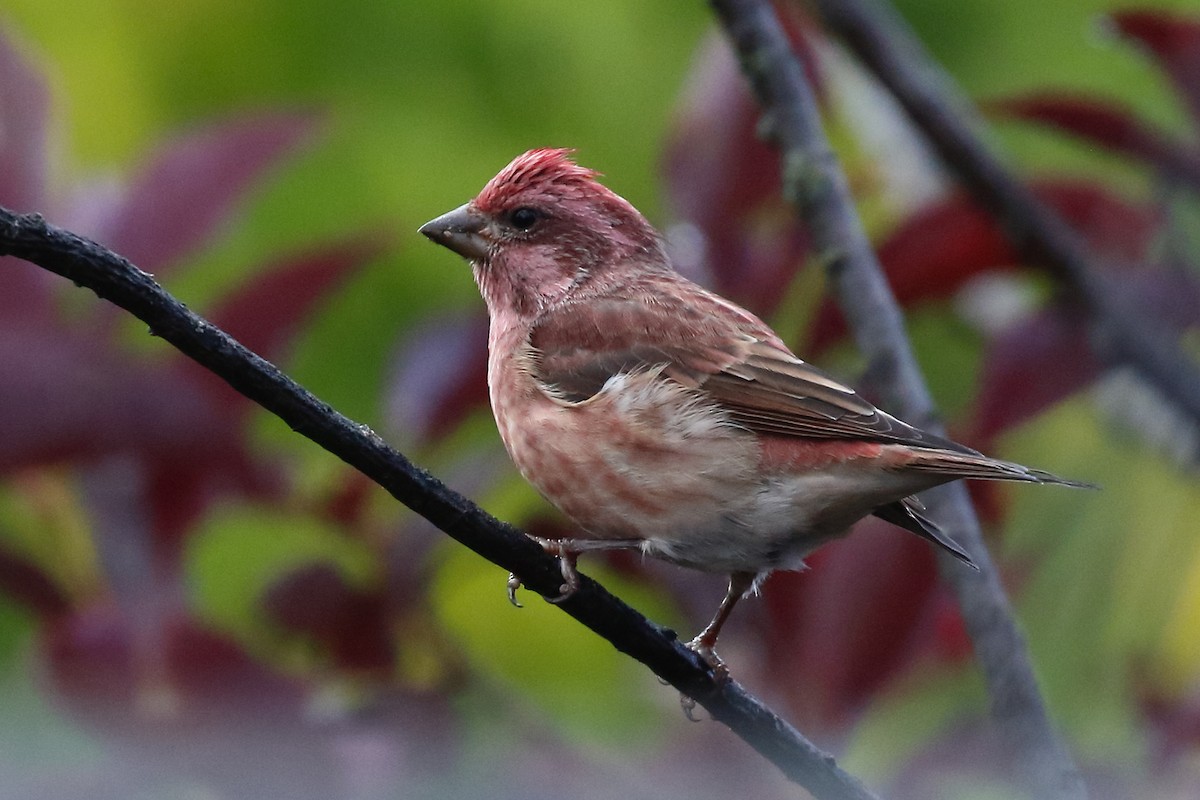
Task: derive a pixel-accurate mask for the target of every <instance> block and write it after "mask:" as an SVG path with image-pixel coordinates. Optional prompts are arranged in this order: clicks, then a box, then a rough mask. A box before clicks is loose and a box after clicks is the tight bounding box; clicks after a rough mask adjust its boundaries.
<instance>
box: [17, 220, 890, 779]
mask: <svg viewBox="0 0 1200 800" xmlns="http://www.w3.org/2000/svg"><path fill="white" fill-rule="evenodd" d="M0 255H13V256H16V257H18V258H22V259H25V260H26V261H29V262H32V263H34V264H37V265H38V266H40V267H42V268H44V269H47V270H49V271H50V272H54V273H57V274H59V275H62V276H63V277H65V278H69V279H70V280H72V281H74V282H75V283H76V284H77V285H79V286H85V287H87V288H89V289H91V290H92V291H93V292H95V293H96V294H97V295H98V296H99V297H101V298H103V299H105V300H108V301H110V302H112V303H113V304H115V305H117V306H120V307H121V308H123V309H125V310H126V311H128V312H129V313H131V314H133V315H134V316H135V317H137V318H138V319H140V320H142V321H143V322H145V323H146V324H147V325H149V326H150V331H151V333H153V334H154V335H156V336H160V337H162V338H163V339H165V340H166V341H168V342H170V343H171V344H173V345H174V346H175V347H177V348H178V349H179V350H180V351H181V352H183V353H184V354H185V355H187V356H188V357H190V358H192V359H194V360H195V361H196V362H198V363H199V364H201V365H203V366H204V367H206V368H207V369H209V370H210V371H212V372H213V373H214V374H216V375H217V376H219V377H220V378H221V379H223V380H224V381H226V382H227V383H228V384H229V385H230V386H232V387H233V388H234V389H236V390H237V391H239V392H241V393H242V394H243V395H245V396H246V397H248V398H249V399H250V400H253V401H254V402H255V403H258V404H259V405H260V406H262V407H263V408H265V409H266V410H268V411H270V412H271V413H273V414H275V415H276V416H277V417H279V418H280V419H282V420H283V421H284V422H286V423H287V424H288V425H289V426H291V428H292V429H293V430H295V431H296V432H297V433H299V434H301V435H302V436H305V437H307V438H309V439H311V440H312V441H314V442H316V443H317V444H319V445H320V446H321V447H323V448H325V449H326V450H328V451H329V452H330V453H332V454H333V455H335V456H337V457H338V458H340V459H342V460H343V461H345V462H346V463H347V464H349V465H350V466H352V467H354V468H355V469H357V470H359V471H360V472H362V473H363V474H364V475H366V476H367V477H368V478H370V479H371V480H373V481H374V482H375V483H377V484H379V485H380V486H381V487H383V488H384V489H385V490H386V491H387V492H388V493H389V494H391V495H392V496H393V497H395V498H396V499H397V500H399V501H400V502H401V503H403V504H404V505H406V506H408V507H409V508H411V509H412V510H413V511H415V512H417V513H418V514H420V515H421V516H423V517H425V518H426V519H427V520H429V521H430V522H432V523H433V524H434V525H436V526H437V527H438V528H440V529H441V530H443V531H445V532H446V533H447V534H449V535H450V536H452V537H453V538H454V539H456V540H458V541H459V542H461V543H462V544H464V545H466V546H467V547H469V548H470V549H471V550H474V551H475V552H476V553H478V554H479V555H481V556H483V557H484V558H486V559H487V560H489V561H491V562H492V563H494V564H497V565H498V566H500V567H502V568H503V569H505V570H508V571H510V572H513V573H516V574H517V575H520V576H521V578H522V580H523V581H524V583H525V585H526V586H528V587H529V588H531V589H533V590H535V591H537V592H539V593H541V594H543V595H549V596H554V595H557V594H558V592H559V586H560V584H561V583H562V574H561V572H560V571H559V567H558V562H557V561H556V560H555V559H553V558H551V557H550V556H548V555H546V553H545V552H543V550H542V548H541V547H539V546H538V545H536V544H534V543H533V542H532V541H531V540H530V539H529V538H528V537H527V536H525V535H524V534H522V533H521V532H520V531H519V530H517V529H516V528H514V527H512V526H511V525H508V524H506V523H503V522H500V521H498V520H497V519H495V518H494V517H492V516H491V515H489V514H488V513H487V512H485V511H483V510H482V509H480V508H479V507H478V506H476V505H475V504H474V503H472V502H471V501H470V500H468V499H466V498H465V497H463V496H462V495H460V494H458V493H457V492H455V491H453V490H452V489H450V488H448V487H447V486H446V485H445V484H443V483H442V482H441V481H439V480H438V479H437V478H435V477H433V476H432V475H430V474H429V473H428V472H425V471H424V470H423V469H421V468H419V467H417V466H415V465H414V464H412V462H410V461H409V460H408V459H407V458H405V457H404V455H402V454H401V453H399V452H398V451H396V450H394V449H392V448H391V447H389V446H388V445H387V444H385V443H384V442H383V440H382V439H380V438H379V436H378V435H376V434H375V433H374V432H373V431H371V430H370V429H369V428H367V427H366V426H365V425H359V424H356V423H355V422H353V421H352V420H350V419H348V418H346V417H345V416H343V415H341V414H339V413H338V412H337V411H334V410H333V409H332V408H330V407H329V406H328V405H326V404H325V403H323V402H321V401H320V400H318V399H317V398H316V397H314V396H313V395H312V394H310V393H309V392H308V391H306V390H305V389H304V388H303V387H301V386H300V385H299V384H297V383H296V382H295V381H293V380H292V379H291V378H289V377H288V376H287V375H285V374H283V373H282V372H280V371H279V370H278V369H277V368H276V367H275V366H274V365H273V364H271V363H270V362H268V361H266V360H264V359H262V358H260V357H259V356H257V355H255V354H254V353H252V352H250V351H249V350H247V349H246V348H245V347H243V346H242V345H240V344H238V342H236V341H235V340H234V339H232V338H231V337H230V336H229V335H228V334H226V333H225V332H223V331H222V330H220V329H219V328H217V327H215V326H213V325H211V324H209V323H208V322H206V321H205V320H204V319H202V318H201V317H199V316H197V315H196V314H194V313H192V312H191V311H189V310H188V309H187V308H186V307H185V306H184V305H183V304H182V303H180V302H179V301H178V300H176V299H175V298H174V297H172V296H171V295H170V294H169V293H168V292H167V291H166V290H165V289H163V288H162V287H161V286H159V285H158V284H157V283H156V282H155V281H154V280H153V279H152V278H151V277H150V276H149V275H147V274H146V273H144V272H142V271H141V270H139V269H137V267H134V266H133V265H132V264H130V263H129V262H128V261H126V260H125V259H123V258H121V257H120V256H118V255H116V254H115V253H113V252H111V251H109V250H107V249H105V248H104V247H101V246H100V245H98V244H96V243H95V242H92V241H89V240H87V239H84V238H82V237H80V236H77V235H75V234H73V233H71V232H69V231H65V230H62V229H60V228H56V227H54V226H52V225H48V224H47V223H46V222H45V221H44V220H43V219H42V218H41V217H40V216H38V215H36V214H31V215H27V216H22V215H19V214H14V213H13V212H11V211H8V210H6V209H2V208H0ZM581 578H582V586H581V587H580V589H579V591H578V592H576V593H575V594H574V595H572V596H571V598H570V599H569V600H567V601H566V602H564V603H561V604H560V606H559V607H560V608H562V609H563V610H564V611H566V612H567V613H568V614H570V615H571V616H572V617H574V618H575V619H577V620H579V621H580V622H582V623H583V624H584V625H586V626H587V627H588V628H590V629H591V630H593V631H595V632H596V633H597V634H599V635H600V636H602V637H604V638H605V639H607V640H608V641H609V642H610V643H611V644H612V645H613V646H614V647H615V648H617V649H618V650H620V651H621V652H623V653H626V654H628V655H630V656H632V657H633V658H635V659H637V660H638V661H641V662H642V663H643V664H645V665H646V666H647V667H649V668H650V669H651V670H652V671H653V672H654V673H655V674H656V675H658V676H659V677H660V678H662V679H663V680H665V681H667V682H668V683H670V684H671V685H672V686H674V687H675V688H676V689H678V690H679V691H680V692H682V693H684V694H685V695H687V696H689V697H692V698H694V699H695V700H696V702H697V703H699V704H700V705H701V706H703V707H704V708H705V709H706V710H707V711H708V712H709V714H711V715H712V717H713V718H714V719H716V720H718V721H720V722H722V723H724V724H725V725H727V726H728V727H729V729H730V730H732V731H733V732H734V733H735V734H737V735H738V736H739V737H741V738H742V739H743V740H745V741H746V742H747V743H748V744H750V746H751V747H753V748H754V749H755V750H757V751H758V752H759V753H761V754H762V755H763V756H765V757H766V758H767V759H768V760H770V761H771V762H772V763H774V764H775V765H776V766H777V767H779V769H780V770H781V771H782V772H783V774H784V775H786V776H787V777H788V778H789V779H791V780H793V781H795V782H796V783H798V784H800V785H801V786H803V787H804V788H805V789H807V790H808V791H809V792H811V793H812V794H813V796H815V797H818V798H828V800H870V798H873V797H875V795H873V794H872V793H871V792H869V791H868V790H867V789H866V788H865V787H864V786H863V785H862V784H861V783H860V782H859V781H858V780H857V779H856V778H854V777H852V776H851V775H849V774H847V773H846V772H845V771H843V770H842V769H841V768H839V767H838V766H837V764H836V762H835V761H834V759H833V757H832V756H830V755H828V754H826V753H824V752H822V751H821V750H819V749H818V748H817V747H816V746H815V745H813V744H812V743H811V742H809V741H808V740H807V739H805V738H804V736H802V735H801V734H800V732H799V731H797V730H796V729H795V728H794V727H792V726H791V725H789V724H788V723H787V722H786V721H785V720H783V719H782V718H781V717H779V716H778V715H777V714H775V712H773V711H772V710H771V709H769V708H767V707H766V706H764V705H763V704H762V703H761V702H760V701H759V700H758V699H756V698H755V697H753V696H752V695H750V694H749V693H748V692H747V691H746V690H745V689H744V688H742V686H740V685H739V684H738V683H737V682H736V681H733V680H719V679H716V678H715V677H714V676H713V674H712V673H711V672H710V670H709V669H708V667H707V665H705V664H704V663H703V662H702V661H701V660H700V659H699V657H698V656H697V655H696V654H695V653H694V652H692V651H691V650H689V649H687V648H686V647H684V646H683V645H681V644H680V643H679V642H678V641H677V640H676V635H675V632H674V631H672V630H669V629H666V628H663V627H661V626H659V625H656V624H654V623H653V622H650V621H649V620H647V619H646V618H645V617H643V616H642V615H641V614H639V613H638V612H637V611H635V610H633V609H632V608H630V607H629V606H627V605H625V604H624V603H622V602H621V601H620V600H618V599H617V598H616V597H613V596H612V595H611V594H609V593H608V592H607V591H606V590H605V589H604V588H603V587H602V586H600V585H599V584H597V583H596V582H595V581H593V580H591V579H589V578H587V577H586V576H581ZM498 587H499V585H498Z"/></svg>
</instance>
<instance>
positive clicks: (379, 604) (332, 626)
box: [263, 563, 395, 672]
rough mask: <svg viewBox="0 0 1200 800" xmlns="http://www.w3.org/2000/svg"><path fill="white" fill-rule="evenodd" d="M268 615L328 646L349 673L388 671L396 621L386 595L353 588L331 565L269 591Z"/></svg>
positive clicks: (304, 571) (302, 572) (305, 570)
mask: <svg viewBox="0 0 1200 800" xmlns="http://www.w3.org/2000/svg"><path fill="white" fill-rule="evenodd" d="M263 606H264V607H265V609H266V612H267V614H268V615H269V616H270V617H271V619H273V620H274V621H275V622H276V623H278V624H279V625H281V626H282V627H284V628H286V629H288V630H290V631H293V632H295V633H301V634H304V635H306V636H308V637H310V638H311V639H312V640H313V641H315V642H318V643H320V644H321V645H322V646H324V647H325V648H326V649H327V650H328V651H329V654H330V655H331V656H332V658H333V659H334V662H335V663H336V664H338V665H339V666H341V667H343V668H346V669H354V670H378V671H383V672H386V671H389V670H391V669H392V667H393V665H394V661H395V659H394V654H393V647H392V639H391V618H390V615H389V614H388V609H387V603H386V601H385V599H384V597H383V595H382V594H380V593H378V592H368V591H363V590H361V589H356V588H354V587H352V586H350V585H349V584H348V583H346V581H345V580H344V579H343V578H342V576H341V574H340V573H339V572H338V571H337V570H336V569H334V568H333V567H332V566H330V565H329V564H322V563H317V564H310V565H308V566H306V567H301V568H299V569H297V570H294V571H292V572H291V573H289V574H288V575H286V576H284V577H283V578H282V579H280V580H279V581H278V582H277V583H276V584H275V585H274V586H272V587H271V588H270V589H268V590H267V593H266V595H265V596H264V598H263Z"/></svg>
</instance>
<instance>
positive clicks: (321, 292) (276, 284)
mask: <svg viewBox="0 0 1200 800" xmlns="http://www.w3.org/2000/svg"><path fill="white" fill-rule="evenodd" d="M386 246H387V242H386V239H385V238H384V237H383V236H379V235H372V234H362V235H359V236H356V237H355V238H353V239H349V240H346V241H343V242H336V243H333V244H326V245H322V246H321V247H320V248H318V249H314V250H312V251H310V252H307V253H304V254H300V255H290V256H285V257H284V258H282V259H279V260H278V261H276V262H275V263H273V264H269V265H267V266H265V267H264V268H262V269H261V270H258V271H256V272H255V273H254V275H253V277H251V278H250V279H249V280H248V281H246V282H245V283H244V284H242V285H241V286H239V287H238V288H237V289H235V290H234V291H233V292H232V293H230V294H229V295H228V296H227V297H225V298H224V299H223V300H221V301H220V302H218V303H217V304H216V306H215V307H214V308H213V309H212V310H211V311H210V312H209V315H208V316H209V319H211V320H212V322H213V324H215V325H217V326H218V327H220V328H222V329H223V330H225V331H226V332H227V333H229V334H230V335H232V336H233V337H234V338H235V339H237V340H238V341H240V342H241V343H242V344H244V345H245V346H246V347H248V348H250V349H251V350H253V351H254V352H256V353H258V354H259V355H261V356H263V357H264V358H278V357H280V355H281V354H282V350H283V348H284V347H285V346H286V345H287V344H288V343H289V342H290V341H291V339H292V337H293V336H295V334H296V332H297V330H298V329H299V327H300V325H301V324H302V323H303V322H304V320H305V318H306V317H307V315H308V314H309V313H310V312H311V311H312V309H313V307H314V306H315V305H316V304H317V303H319V302H321V301H322V300H325V299H327V298H328V296H329V294H330V293H331V292H332V291H333V290H334V289H335V288H336V287H337V286H338V284H339V283H341V282H342V281H343V280H345V279H346V278H347V277H348V276H349V275H350V274H351V273H352V272H354V271H355V270H356V269H359V268H361V267H362V266H363V265H365V264H366V263H368V262H369V261H371V260H372V259H374V258H377V257H378V256H379V255H380V254H381V253H382V252H383V251H384V249H385V248H386Z"/></svg>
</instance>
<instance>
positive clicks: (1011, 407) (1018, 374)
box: [971, 269, 1200, 449]
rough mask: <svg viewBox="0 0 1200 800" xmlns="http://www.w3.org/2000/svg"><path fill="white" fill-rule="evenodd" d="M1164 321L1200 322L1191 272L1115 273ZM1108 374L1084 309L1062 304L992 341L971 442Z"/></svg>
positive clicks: (1120, 286)
mask: <svg viewBox="0 0 1200 800" xmlns="http://www.w3.org/2000/svg"><path fill="white" fill-rule="evenodd" d="M1112 280H1113V281H1116V282H1117V283H1115V284H1114V291H1120V292H1125V293H1128V294H1129V295H1131V296H1133V297H1135V298H1136V299H1137V301H1138V303H1139V306H1140V307H1142V308H1144V309H1146V310H1147V311H1148V312H1149V313H1151V314H1153V315H1154V316H1155V318H1156V319H1158V320H1160V321H1161V322H1163V323H1165V324H1167V325H1169V326H1171V327H1173V328H1175V329H1176V330H1179V331H1183V330H1185V329H1187V328H1189V327H1194V326H1197V325H1200V285H1197V282H1196V281H1195V280H1193V279H1192V278H1191V276H1189V275H1188V274H1186V273H1183V272H1180V271H1177V270H1170V269H1155V270H1142V271H1139V272H1134V273H1123V274H1119V275H1114V276H1112ZM1101 371H1102V365H1101V364H1100V363H1099V362H1098V361H1097V360H1096V357H1095V355H1094V354H1093V352H1092V350H1091V347H1090V345H1089V340H1088V333H1087V328H1086V323H1085V322H1084V320H1083V319H1082V317H1081V316H1080V315H1079V312H1078V311H1077V310H1076V309H1074V308H1071V307H1067V306H1064V305H1063V304H1057V305H1054V306H1051V307H1050V308H1047V309H1045V310H1043V311H1041V312H1040V313H1038V314H1036V315H1034V316H1032V317H1030V318H1029V319H1027V320H1025V321H1024V322H1021V323H1019V324H1017V325H1014V326H1012V327H1011V328H1009V329H1008V330H1006V331H1004V332H1002V333H1001V334H1000V335H999V336H997V337H995V338H994V339H992V341H991V342H989V343H988V345H987V352H986V353H985V355H984V361H983V375H982V378H981V381H980V387H979V394H978V397H979V399H978V402H977V403H976V407H975V419H974V423H973V427H972V431H971V441H972V443H973V444H975V445H976V446H979V447H982V448H984V449H986V448H987V446H988V442H989V441H990V440H991V439H992V438H993V437H995V436H996V435H998V434H1000V433H1002V432H1004V431H1006V430H1008V429H1009V428H1011V427H1014V426H1016V425H1019V424H1020V423H1022V422H1024V421H1026V420H1028V419H1030V418H1032V417H1033V416H1035V415H1036V414H1038V413H1040V412H1041V411H1043V410H1045V409H1046V408H1048V407H1050V406H1052V405H1054V404H1055V403H1058V402H1060V401H1062V400H1064V399H1066V398H1067V397H1069V396H1071V395H1072V394H1074V393H1075V392H1077V391H1079V390H1080V389H1083V388H1085V387H1087V386H1089V385H1090V384H1091V383H1092V382H1093V381H1094V380H1095V379H1096V378H1097V377H1099V375H1100V373H1101Z"/></svg>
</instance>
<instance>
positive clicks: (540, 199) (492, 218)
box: [421, 149, 668, 316]
mask: <svg viewBox="0 0 1200 800" xmlns="http://www.w3.org/2000/svg"><path fill="white" fill-rule="evenodd" d="M597 175H598V173H596V172H594V171H592V170H590V169H587V168H585V167H581V166H579V165H578V164H576V163H575V162H574V161H573V160H572V159H571V151H570V150H562V149H541V150H530V151H529V152H527V153H524V154H523V155H520V156H517V157H516V158H515V159H513V161H512V163H510V164H509V165H508V166H507V167H505V168H504V169H502V170H500V172H499V173H498V174H497V175H496V177H494V178H492V179H491V180H490V181H488V183H487V185H486V186H484V187H483V191H481V192H480V193H479V194H478V196H476V197H475V199H474V200H472V201H471V202H469V203H467V204H466V205H463V206H460V207H458V208H456V209H454V210H453V211H450V212H448V213H446V214H443V215H442V216H440V217H438V218H437V219H434V220H432V221H430V222H427V223H425V224H424V225H422V226H421V233H423V234H425V235H426V236H428V237H429V238H430V239H431V240H433V241H434V242H437V243H438V244H440V245H443V246H445V247H448V248H450V249H451V250H453V251H454V252H456V253H458V254H459V255H461V256H463V257H464V258H466V259H468V260H469V261H470V262H471V265H472V267H473V269H474V273H475V280H476V281H477V282H478V284H479V288H480V291H481V292H482V293H483V296H484V299H485V300H486V302H487V304H488V310H489V311H490V312H491V313H492V315H493V316H495V315H496V314H498V313H505V312H508V313H516V314H518V315H520V316H532V315H534V314H536V313H537V312H538V311H539V310H540V309H541V308H544V307H546V306H547V305H549V304H552V303H554V302H556V301H561V300H562V299H564V298H565V297H567V296H569V295H570V294H572V293H573V292H577V291H579V290H580V289H581V287H583V286H584V285H585V284H586V285H588V286H589V288H599V287H603V286H604V285H605V284H611V283H613V282H619V281H621V280H623V279H625V278H626V277H627V276H628V275H629V271H630V270H641V269H663V268H668V267H667V258H666V254H665V251H664V249H663V245H662V240H661V237H660V236H659V235H658V232H657V231H655V230H654V228H653V227H652V226H651V225H650V223H649V222H647V221H646V218H645V217H643V216H642V215H641V214H640V213H639V212H638V210H637V209H636V208H634V207H633V206H632V205H630V204H629V202H628V201H626V200H625V199H624V198H622V197H620V196H619V195H617V194H616V193H614V192H612V191H610V190H609V189H608V188H607V187H605V186H603V185H601V184H600V183H599V182H598V181H597V180H596V177H597Z"/></svg>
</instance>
